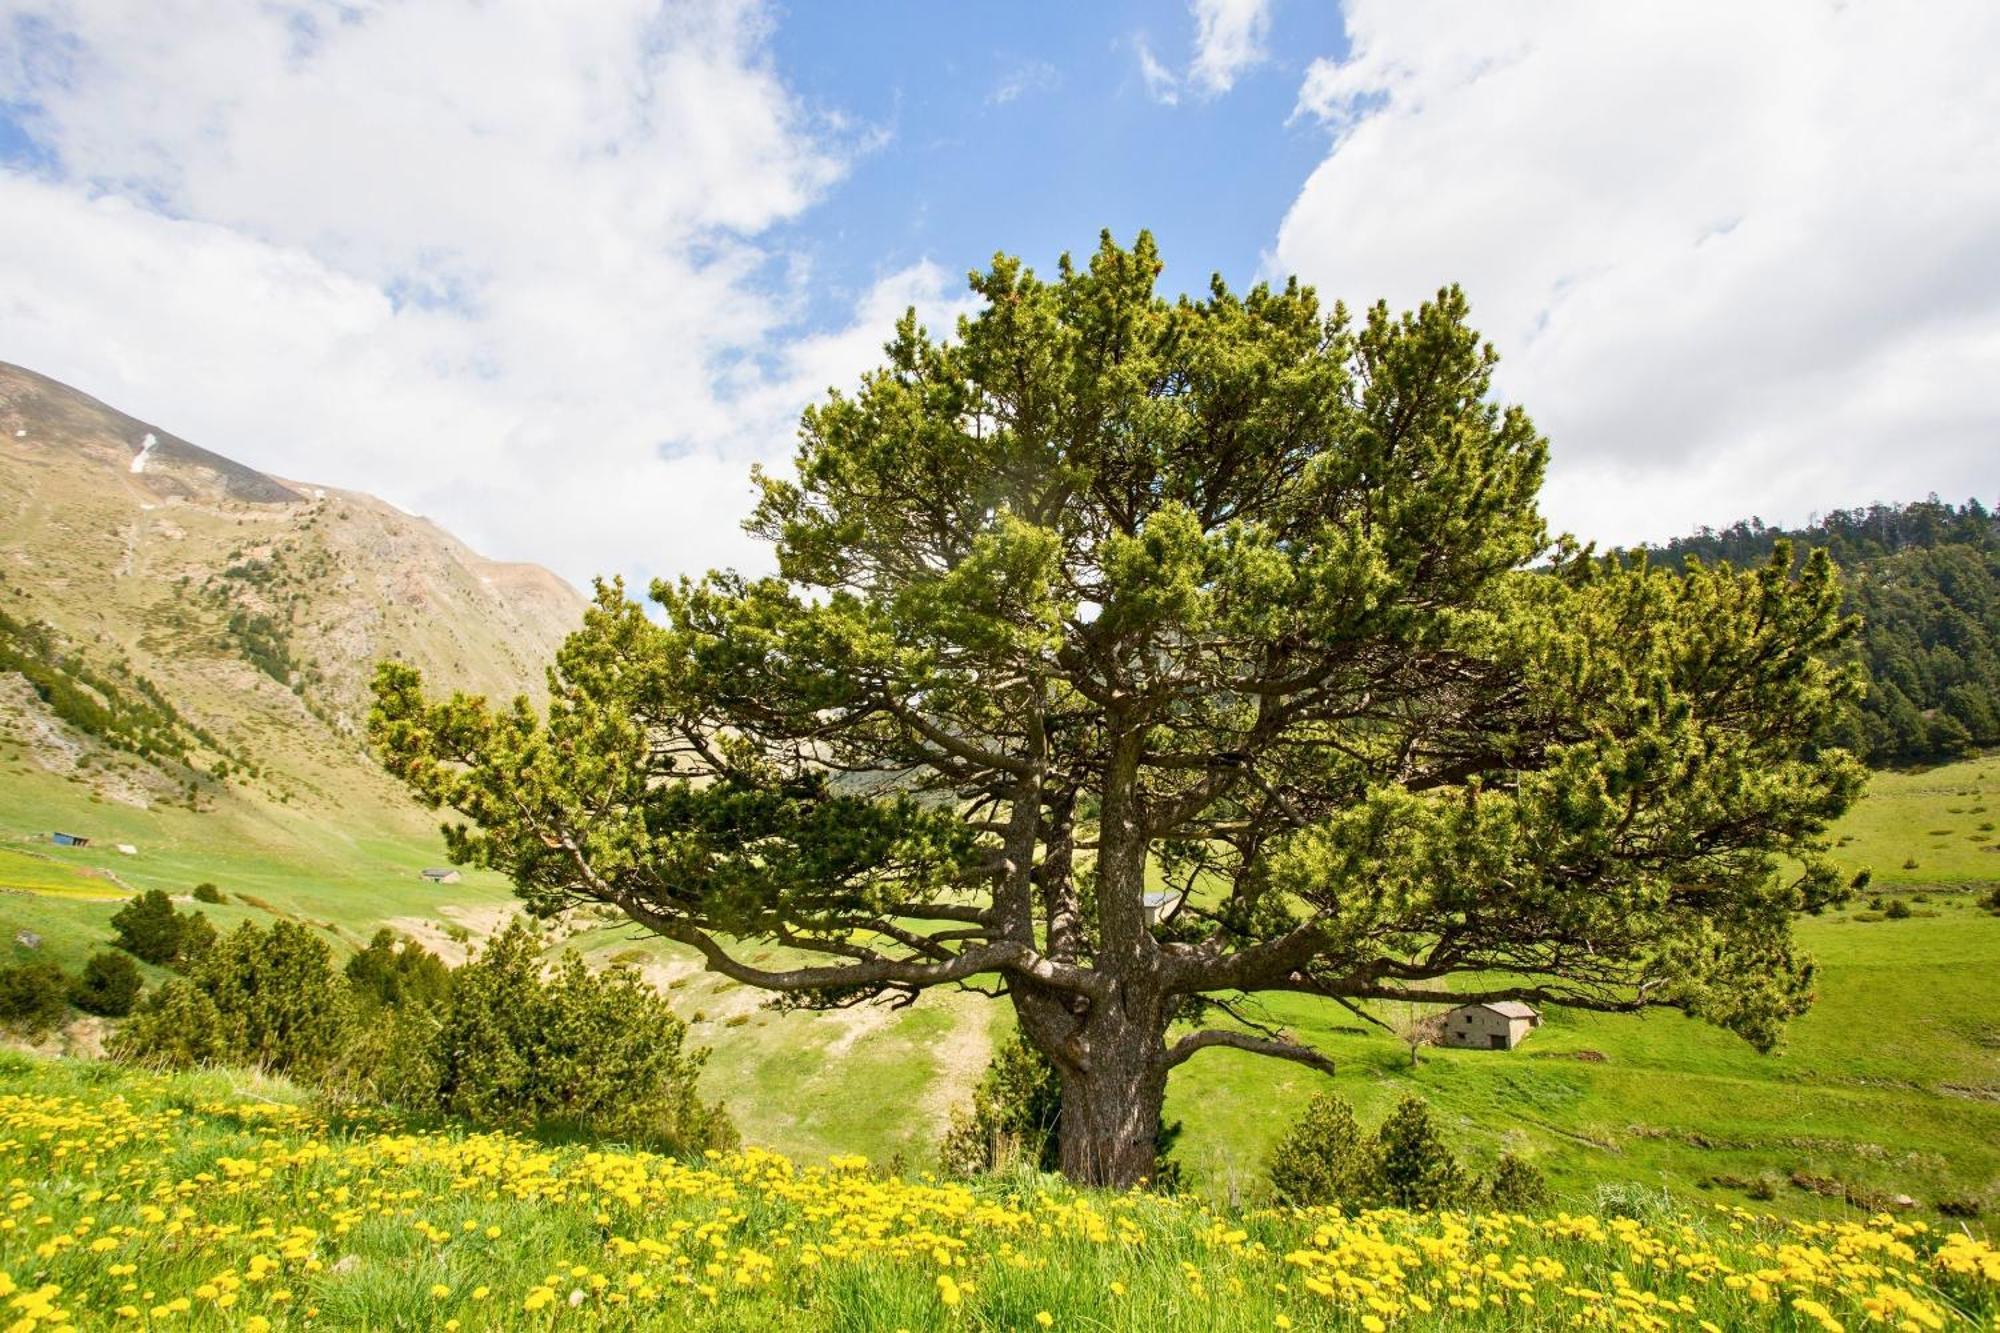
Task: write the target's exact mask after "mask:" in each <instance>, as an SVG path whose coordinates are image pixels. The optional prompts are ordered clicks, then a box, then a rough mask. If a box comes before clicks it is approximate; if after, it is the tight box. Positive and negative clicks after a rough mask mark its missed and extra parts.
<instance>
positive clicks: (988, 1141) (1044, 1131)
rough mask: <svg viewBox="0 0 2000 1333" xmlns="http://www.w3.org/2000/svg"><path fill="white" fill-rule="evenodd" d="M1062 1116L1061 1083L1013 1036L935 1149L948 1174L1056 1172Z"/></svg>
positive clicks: (1047, 1065) (1044, 1060) (1031, 1049)
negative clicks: (1018, 1169) (1031, 1169)
mask: <svg viewBox="0 0 2000 1333" xmlns="http://www.w3.org/2000/svg"><path fill="white" fill-rule="evenodd" d="M1061 1115H1062V1081H1061V1079H1060V1078H1059V1077H1058V1076H1057V1074H1056V1070H1055V1066H1054V1065H1052V1064H1050V1063H1049V1062H1048V1059H1047V1057H1045V1056H1044V1055H1043V1054H1042V1053H1041V1052H1040V1051H1038V1050H1036V1049H1035V1048H1034V1047H1032V1046H1030V1045H1029V1044H1028V1043H1027V1042H1025V1041H1022V1040H1021V1038H1020V1037H1019V1036H1018V1035H1016V1036H1012V1037H1009V1038H1008V1039H1007V1040H1006V1041H1004V1042H1002V1043H1001V1044H1000V1046H999V1048H998V1049H996V1050H995V1051H994V1052H993V1059H992V1061H991V1063H989V1064H988V1065H987V1066H986V1072H985V1073H984V1074H982V1075H981V1076H980V1078H979V1084H978V1086H977V1087H975V1088H973V1090H972V1105H971V1106H970V1107H969V1108H965V1107H962V1108H960V1109H959V1110H958V1111H956V1112H954V1113H953V1115H952V1119H951V1127H950V1128H949V1129H948V1130H946V1131H945V1136H944V1142H943V1143H942V1145H940V1147H939V1149H938V1167H939V1169H940V1170H942V1171H943V1172H944V1173H945V1174H946V1175H949V1176H979V1175H989V1174H992V1173H994V1172H999V1171H1006V1170H1009V1169H1011V1168H1013V1167H1014V1166H1016V1165H1027V1166H1031V1167H1034V1168H1035V1169H1037V1170H1041V1171H1054V1170H1055V1169H1056V1167H1057V1165H1058V1163H1059V1161H1060V1153H1059V1150H1058V1144H1057V1142H1056V1129H1057V1123H1058V1121H1059V1119H1060V1117H1061Z"/></svg>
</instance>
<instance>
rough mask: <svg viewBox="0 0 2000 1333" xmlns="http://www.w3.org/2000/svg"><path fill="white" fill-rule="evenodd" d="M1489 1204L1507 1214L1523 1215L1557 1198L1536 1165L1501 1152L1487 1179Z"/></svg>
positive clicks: (1487, 1199) (1544, 1206)
mask: <svg viewBox="0 0 2000 1333" xmlns="http://www.w3.org/2000/svg"><path fill="white" fill-rule="evenodd" d="M1484 1192H1485V1194H1486V1201H1487V1202H1488V1203H1490V1204H1491V1205H1492V1206H1493V1207H1495V1208H1499V1209H1503V1210H1505V1211H1507V1212H1514V1213H1524V1212H1531V1211H1533V1210H1535V1209H1538V1208H1546V1207H1547V1206H1548V1204H1549V1201H1550V1199H1551V1198H1553V1197H1554V1196H1553V1195H1552V1193H1551V1192H1550V1190H1549V1182H1548V1178H1547V1177H1546V1176H1544V1175H1543V1174H1542V1173H1541V1171H1539V1170H1538V1169H1537V1168H1536V1167H1535V1166H1534V1164H1533V1163H1531V1162H1524V1161H1522V1160H1521V1159H1520V1158H1518V1157H1516V1156H1514V1154H1512V1153H1502V1154H1501V1156H1500V1160H1499V1161H1498V1162H1495V1163H1494V1164H1493V1174H1492V1175H1490V1176H1488V1177H1487V1178H1486V1188H1485V1191H1484Z"/></svg>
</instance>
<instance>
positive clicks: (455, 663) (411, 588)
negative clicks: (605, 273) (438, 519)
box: [0, 362, 585, 822]
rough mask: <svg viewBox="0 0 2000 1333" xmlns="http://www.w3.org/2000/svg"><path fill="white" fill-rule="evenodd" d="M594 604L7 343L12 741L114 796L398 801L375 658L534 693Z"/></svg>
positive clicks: (0, 598) (15, 749)
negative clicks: (182, 425) (43, 369)
mask: <svg viewBox="0 0 2000 1333" xmlns="http://www.w3.org/2000/svg"><path fill="white" fill-rule="evenodd" d="M584 605H585V600H584V598H583V596H582V594H580V593H579V592H578V591H577V590H576V589H575V588H573V587H571V586H570V585H569V584H568V583H566V582H565V581H564V580H563V579H561V578H560V577H559V576H557V575H556V574H554V573H552V572H551V571H549V570H547V569H544V568H542V567H541V566H538V565H533V564H528V563H524V562H518V561H498V560H489V559H487V558H486V557H484V556H482V555H480V554H479V553H477V552H475V551H473V550H472V549H471V548H470V547H468V546H466V545H465V544H464V543H463V542H461V541H459V540H458V539H457V538H456V537H454V536H452V535H451V534H450V533H449V532H448V531H446V530H445V529H444V528H443V527H441V526H440V525H438V524H437V523H435V522H434V521H432V520H430V519H428V518H425V517H422V516H420V515H413V514H409V513H406V512H405V511H404V510H402V509H400V508H398V507H397V506H395V505H392V504H390V503H389V502H387V501H385V500H381V499H379V498H378V497H375V496H373V495H370V494H368V493H366V492H362V491H356V490H349V489H346V488H340V487H331V486H322V485H317V484H313V483H310V482H304V481H299V480H296V479H292V478H285V477H278V476H275V475H273V474H270V473H266V472H262V471H260V470H258V469H256V468H254V467H250V466H248V465H246V464H243V463H240V462H237V461H236V460H234V459H231V458H228V457H226V456H224V455H221V454H218V453H215V452H214V451H212V450H208V449H205V448H202V447H201V446H199V445H196V444H194V443H192V442H190V441H188V440H187V439H185V438H183V437H182V436H180V435H177V434H175V433H173V432H171V431H169V430H166V429H163V428H161V427H160V426H157V425H155V424H153V423H150V422H147V421H144V420H142V419H140V418H138V417H135V416H132V415H130V414H128V413H125V412H122V411H120V410H119V409H117V408H115V407H113V406H111V405H109V404H107V403H105V402H103V401H102V400H100V399H97V398H95V397H93V396H91V395H90V394H88V393H86V392H84V391H82V390H79V389H77V388H75V387H73V386H70V385H67V384H64V383H62V382H61V381H59V380H55V379H53V378H51V377H49V376H46V375H42V374H40V373H38V372H36V371H32V370H29V369H26V368H24V367H20V366H16V365H13V364H10V363H7V362H0V739H4V740H5V741H6V742H7V745H8V750H9V753H10V754H15V755H18V756H19V758H20V760H21V761H24V762H27V763H31V764H34V765H37V766H40V767H44V768H48V769H50V770H51V771H56V772H61V773H63V774H64V775H65V776H69V777H72V778H76V779H78V780H81V781H84V782H87V783H89V784H90V785H91V788H92V791H93V793H94V794H97V795H99V796H102V797H103V798H105V799H112V800H123V801H128V802H132V803H136V804H142V805H143V804H148V803H150V802H152V801H155V800H173V801H180V802H184V803H189V804H192V805H195V806H196V807H200V806H201V805H202V804H203V803H204V802H207V803H210V804H212V803H213V802H215V801H217V800H222V799H234V798H250V797H254V798H256V799H262V800H269V801H276V802H278V803H280V804H292V803H295V802H296V803H302V804H304V805H306V806H308V807H317V808H322V809H334V808H340V807H343V806H344V805H346V804H348V803H350V802H351V801H353V800H354V799H355V798H356V797H357V796H359V797H360V798H361V799H362V800H363V801H364V803H365V804H366V805H369V806H375V807H382V808H402V807H408V805H409V803H408V801H407V799H406V798H404V797H403V796H402V795H401V793H399V792H396V791H395V790H394V789H393V788H392V787H391V786H390V785H389V784H388V782H387V780H386V778H385V777H383V775H382V774H381V773H380V771H379V769H378V768H377V766H376V765H375V764H374V762H373V761H372V759H371V758H370V757H369V756H368V755H367V753H366V750H365V747H364V746H363V743H362V738H361V733H362V723H363V720H364V719H365V716H366V711H367V706H368V701H369V700H368V680H369V678H370V676H371V675H372V672H373V667H374V663H375V662H376V661H378V660H381V659H382V658H387V657H395V658H400V659H403V660H407V661H410V662H412V663H414V664H416V665H417V666H419V667H421V668H422V669H423V670H424V671H425V673H426V675H427V676H429V677H431V678H432V679H434V680H435V681H437V682H438V684H440V685H441V686H443V687H445V688H456V689H465V690H467V691H469V692H474V693H483V694H490V695H501V696H510V695H513V694H516V693H526V694H528V695H530V696H531V697H539V696H540V695H541V694H542V692H543V675H542V672H543V669H544V667H545V665H546V663H547V662H548V661H549V659H550V658H551V656H552V655H553V654H554V651H555V649H556V648H557V647H558V646H559V645H560V643H561V641H562V638H563V637H564V635H566V634H567V633H568V632H569V631H570V630H571V629H573V628H574V627H575V626H576V624H577V622H578V621H579V620H580V618H581V615H582V611H583V607H584ZM398 822H401V821H400V820H398Z"/></svg>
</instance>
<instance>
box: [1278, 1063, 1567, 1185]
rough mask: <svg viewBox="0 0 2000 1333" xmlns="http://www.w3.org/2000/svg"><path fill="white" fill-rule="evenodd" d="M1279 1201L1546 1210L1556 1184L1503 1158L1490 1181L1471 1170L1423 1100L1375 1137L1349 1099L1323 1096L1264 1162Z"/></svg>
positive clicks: (1405, 1104)
mask: <svg viewBox="0 0 2000 1333" xmlns="http://www.w3.org/2000/svg"><path fill="white" fill-rule="evenodd" d="M1265 1175H1266V1178H1267V1180H1268V1181H1269V1183H1270V1187H1271V1198H1272V1200H1273V1202H1275V1203H1278V1204H1280V1205H1282V1206H1285V1207H1291V1208H1341V1209H1344V1210H1346V1211H1348V1212H1350V1213H1353V1212H1361V1211H1363V1210H1365V1209H1369V1208H1406V1209H1410V1210H1413V1211H1420V1212H1421V1211H1431V1210H1435V1209H1440V1208H1459V1207H1472V1206H1490V1207H1493V1208H1500V1209H1506V1210H1510V1211H1520V1210H1526V1209H1536V1208H1542V1207H1545V1206H1547V1204H1548V1203H1549V1201H1550V1198H1551V1195H1550V1191H1549V1183H1548V1181H1547V1180H1546V1179H1545V1178H1544V1177H1543V1175H1542V1173H1541V1172H1540V1171H1539V1170H1537V1169H1536V1168H1535V1167H1534V1165H1533V1164H1531V1163H1529V1162H1526V1161H1524V1160H1522V1159H1521V1158H1519V1157H1516V1156H1514V1155H1513V1154H1511V1153H1507V1154H1503V1155H1502V1156H1501V1158H1500V1160H1499V1161H1498V1162H1496V1163H1494V1167H1493V1172H1492V1174H1491V1175H1489V1176H1485V1177H1477V1176H1474V1175H1473V1174H1472V1173H1470V1172H1469V1171H1467V1170H1466V1168H1465V1166H1464V1164H1463V1163H1462V1162H1461V1161H1460V1160H1459V1158H1458V1156H1457V1154H1456V1153H1455V1152H1453V1151H1452V1148H1451V1145H1450V1144H1449V1143H1447V1142H1446V1141H1445V1138H1444V1135H1443V1133H1442V1132H1441V1131H1440V1130H1439V1129H1438V1127H1437V1122H1436V1119H1435V1117H1434V1116H1433V1115H1432V1114H1431V1109H1430V1106H1429V1104H1428V1103H1426V1102H1425V1101H1424V1100H1423V1099H1422V1098H1421V1097H1414V1096H1413V1097H1405V1098H1404V1099H1403V1100H1402V1101H1401V1102H1400V1103H1398V1104H1397V1106H1396V1109H1395V1110H1394V1111H1392V1112H1391V1113H1390V1114H1389V1116H1388V1118H1387V1119H1385V1120H1384V1121H1383V1122H1382V1124H1381V1126H1380V1127H1379V1128H1378V1129H1377V1130H1376V1132H1375V1133H1374V1134H1372V1135H1371V1134H1366V1133H1364V1132H1363V1131H1362V1128H1361V1126H1360V1124H1359V1122H1357V1121H1356V1120H1355V1118H1354V1108H1353V1107H1352V1106H1350V1105H1348V1103H1347V1101H1346V1099H1345V1098H1342V1097H1338V1096H1335V1095H1334V1094H1332V1093H1322V1094H1320V1095H1319V1096H1317V1097H1314V1098H1313V1099H1312V1100H1311V1101H1310V1102H1308V1103H1307V1104H1306V1109H1305V1111H1304V1113H1303V1114H1301V1115H1300V1116H1299V1118H1298V1119H1297V1120H1296V1121H1294V1122H1293V1124H1292V1126H1291V1128H1289V1129H1288V1130H1286V1131H1285V1134H1284V1137H1283V1138H1281V1139H1279V1140H1278V1143H1277V1145H1276V1146H1275V1147H1274V1148H1273V1149H1272V1151H1271V1156H1270V1158H1269V1159H1268V1160H1267V1162H1266V1163H1265Z"/></svg>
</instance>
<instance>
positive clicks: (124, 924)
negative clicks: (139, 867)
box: [111, 889, 215, 972]
mask: <svg viewBox="0 0 2000 1333" xmlns="http://www.w3.org/2000/svg"><path fill="white" fill-rule="evenodd" d="M111 929H112V930H113V931H115V932H116V933H117V938H116V939H115V940H114V941H113V943H115V944H116V945H117V946H118V947H119V948H121V949H123V950H124V951H125V952H126V953H129V954H131V955H132V956H133V957H134V958H137V959H138V960H139V961H140V962H143V963H152V964H153V965H155V966H156V967H171V968H173V969H174V970H176V971H179V972H185V971H187V970H188V968H189V967H191V966H192V965H193V964H194V962H195V960H196V959H198V958H200V957H201V956H202V954H203V953H205V952H207V950H208V948H209V946H211V945H213V944H214V943H215V927H214V926H212V925H210V924H209V921H208V918H207V917H205V916H203V915H202V914H201V913H200V912H178V911H175V910H174V900H173V899H171V898H169V897H168V896H167V895H166V894H165V893H163V892H162V891H161V890H159V889H148V890H146V892H144V893H142V894H140V895H139V896H138V897H136V898H134V899H133V900H132V901H131V902H129V903H126V904H125V905H124V906H123V907H121V908H119V909H118V911H117V913H116V914H114V915H113V916H112V918H111Z"/></svg>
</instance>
